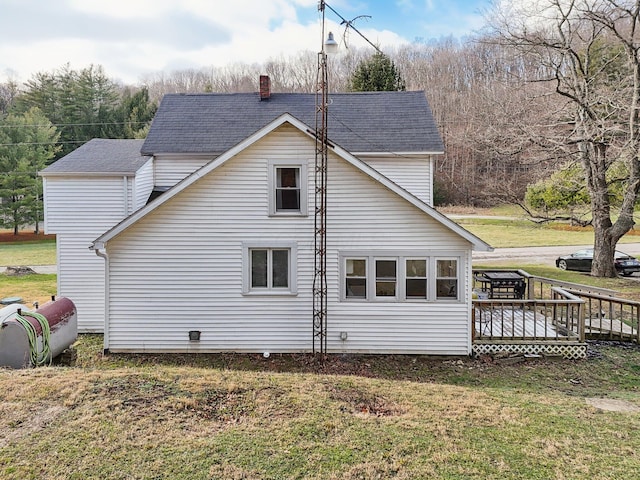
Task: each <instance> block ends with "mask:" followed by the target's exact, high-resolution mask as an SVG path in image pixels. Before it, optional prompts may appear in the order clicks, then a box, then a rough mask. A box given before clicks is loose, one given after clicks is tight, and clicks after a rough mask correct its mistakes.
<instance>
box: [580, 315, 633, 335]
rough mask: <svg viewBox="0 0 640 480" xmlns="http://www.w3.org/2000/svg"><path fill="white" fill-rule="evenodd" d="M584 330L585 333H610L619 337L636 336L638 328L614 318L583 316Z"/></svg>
mask: <svg viewBox="0 0 640 480" xmlns="http://www.w3.org/2000/svg"><path fill="white" fill-rule="evenodd" d="M584 330H585V333H586V334H587V335H605V336H607V335H610V336H616V337H619V336H620V335H622V336H624V337H637V336H638V330H637V329H635V328H633V327H631V326H630V325H628V324H626V323H624V322H621V321H620V320H616V319H613V320H612V319H609V318H585V319H584Z"/></svg>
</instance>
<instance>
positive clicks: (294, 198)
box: [276, 189, 300, 210]
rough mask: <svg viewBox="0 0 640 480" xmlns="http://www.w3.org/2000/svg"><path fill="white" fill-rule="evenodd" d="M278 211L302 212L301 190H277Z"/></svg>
mask: <svg viewBox="0 0 640 480" xmlns="http://www.w3.org/2000/svg"><path fill="white" fill-rule="evenodd" d="M276 210H300V190H280V189H277V190H276Z"/></svg>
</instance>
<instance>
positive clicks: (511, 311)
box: [475, 307, 578, 340]
mask: <svg viewBox="0 0 640 480" xmlns="http://www.w3.org/2000/svg"><path fill="white" fill-rule="evenodd" d="M475 318H476V322H475V323H476V324H475V330H476V338H482V339H492V338H493V339H495V338H513V339H521V340H527V339H547V340H574V339H576V338H578V334H577V333H576V332H567V331H566V329H564V328H557V327H556V326H555V325H553V324H552V322H551V319H548V318H547V317H545V316H544V315H542V314H541V313H540V312H535V311H531V310H525V311H524V312H523V311H522V309H519V308H510V307H505V308H484V307H483V308H478V307H476V308H475Z"/></svg>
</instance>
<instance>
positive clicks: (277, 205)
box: [42, 92, 490, 354]
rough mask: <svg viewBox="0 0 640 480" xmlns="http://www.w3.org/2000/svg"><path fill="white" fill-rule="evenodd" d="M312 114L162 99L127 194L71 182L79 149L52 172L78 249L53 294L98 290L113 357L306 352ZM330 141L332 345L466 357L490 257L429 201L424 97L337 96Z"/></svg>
mask: <svg viewBox="0 0 640 480" xmlns="http://www.w3.org/2000/svg"><path fill="white" fill-rule="evenodd" d="M314 109H315V106H314V96H313V95H305V94H272V95H269V93H268V92H266V94H265V92H262V94H261V95H257V94H230V95H217V94H209V95H169V96H167V97H165V99H164V100H163V102H162V104H161V106H160V108H159V110H158V113H157V115H156V118H155V119H154V122H153V124H152V127H151V131H150V132H149V135H148V137H147V139H146V141H145V143H144V145H143V146H142V149H141V151H142V154H143V155H145V157H142V159H136V161H133V160H132V159H129V161H130V162H131V164H132V166H131V168H130V169H129V170H128V175H124V174H123V173H124V172H120V173H121V174H122V175H120V186H121V190H120V197H118V195H117V194H113V196H111V195H109V194H106V193H103V189H102V188H103V187H101V189H100V190H98V189H97V188H94V189H92V188H90V187H89V188H88V187H87V186H86V185H85V180H86V179H90V178H91V175H88V172H86V171H85V172H84V173H83V172H75V174H73V175H72V174H71V172H70V171H71V170H73V167H72V166H71V164H70V163H69V165H68V166H65V164H67V163H68V159H69V157H71V156H72V155H74V154H73V153H72V154H70V155H68V156H67V157H65V158H63V159H61V160H60V161H59V162H57V163H56V164H54V165H52V166H51V167H49V168H47V169H46V170H45V171H43V172H42V175H43V177H44V178H45V181H46V184H45V203H46V210H45V211H46V215H47V218H46V224H45V228H47V229H48V230H47V231H51V232H55V233H58V237H59V238H60V237H63V238H64V237H65V236H68V237H69V238H74V237H75V238H78V239H80V238H81V240H79V242H78V245H79V244H82V245H81V247H79V248H78V249H77V251H76V252H75V253H72V252H71V250H69V252H70V254H69V255H68V256H65V251H64V248H59V257H58V260H59V262H58V268H59V275H60V278H61V280H60V285H59V293H60V294H64V295H66V296H69V297H70V298H72V299H73V300H74V301H76V298H74V297H76V296H78V298H80V296H82V298H83V299H84V298H85V297H84V294H83V295H80V294H81V293H82V290H83V288H82V287H81V284H82V283H83V282H85V283H86V284H87V285H89V284H91V285H95V287H92V289H91V292H87V295H86V297H87V298H86V300H87V303H86V305H87V307H86V311H83V304H82V303H79V304H78V321H79V323H80V324H81V326H82V328H84V329H85V330H98V329H99V327H100V323H101V320H102V325H103V329H104V330H103V331H104V335H105V336H104V346H105V349H108V350H110V351H113V352H129V351H131V352H220V351H239V352H264V351H269V352H300V351H310V350H311V349H312V341H313V336H312V332H313V329H312V317H313V309H312V297H313V292H312V282H313V276H314V174H315V171H314V158H315V136H314V131H313V119H314V114H315V110H314ZM329 139H330V143H331V144H330V147H329V159H328V180H327V182H328V193H327V197H328V209H327V279H328V302H327V304H328V317H327V347H328V351H330V352H372V353H425V354H469V353H470V352H471V325H470V317H471V251H472V249H480V250H487V249H490V247H489V246H488V245H487V244H486V243H484V242H483V241H482V240H480V239H478V238H477V237H475V236H474V235H472V234H470V233H469V232H467V231H466V230H464V229H463V228H461V227H460V226H458V225H457V224H456V223H454V222H452V221H450V220H449V219H448V218H446V217H445V216H443V215H441V214H439V213H438V212H437V211H435V210H434V209H433V208H432V206H431V204H432V188H431V186H432V174H433V164H432V156H433V155H437V154H441V153H442V150H443V148H442V142H441V140H440V137H439V135H438V133H437V130H436V128H435V125H434V122H433V119H432V116H431V113H430V111H429V107H428V105H427V103H426V99H425V96H424V93H423V92H378V93H364V94H336V95H332V103H331V105H330V106H329ZM100 142H106V143H105V149H108V148H111V147H107V146H108V145H110V144H112V142H116V143H118V144H119V143H120V142H122V141H113V140H112V141H100ZM90 143H91V142H90ZM88 145H89V146H90V144H87V145H85V147H81V148H80V149H78V150H77V151H76V152H80V153H78V154H77V155H76V158H80V157H79V155H81V151H82V150H83V148H90V147H87V146H88ZM76 152H74V153H76ZM124 156H126V155H123V157H124ZM92 158H94V157H92ZM94 160H95V158H94ZM58 163H60V164H61V165H62V166H58V167H56V165H58ZM94 163H96V165H93V166H92V167H91V168H89V167H87V169H86V170H89V169H90V170H92V172H91V173H95V175H94V176H95V177H98V178H100V179H101V181H102V182H105V185H106V180H107V178H109V176H108V175H107V174H106V173H107V171H111V170H112V169H107V168H104V167H102V168H99V167H98V166H97V164H98V163H100V162H99V161H97V160H96V161H95V162H94ZM56 168H57V169H58V171H57V172H56ZM100 170H102V171H100ZM149 171H151V172H152V178H153V188H152V187H151V186H150V182H149V181H148V178H150V176H151V174H150V173H149ZM63 173H66V174H67V175H66V176H65V175H63ZM64 181H66V182H67V183H64ZM74 182H75V183H74ZM129 184H130V185H131V187H130V188H129V187H128V185H129ZM100 185H102V183H100ZM125 185H126V186H127V188H125ZM62 189H64V190H65V192H66V198H65V199H63V198H62V197H63V196H62V195H60V194H59V193H58V194H57V193H56V192H58V191H60V190H62ZM152 190H153V191H152ZM145 194H146V195H147V196H148V197H149V198H150V201H149V202H146V201H138V199H139V198H142V197H144V195H145ZM102 197H104V199H103V200H104V206H102V205H103V204H102V200H101V198H102ZM116 199H119V200H120V204H119V205H120V209H119V212H118V214H115V210H117V209H116V208H115V205H116V203H115V200H116ZM92 202H95V203H98V204H100V205H101V206H100V207H98V206H95V205H94V206H93V211H94V212H95V215H96V216H99V217H105V219H102V218H101V219H100V221H101V222H102V223H99V222H98V221H97V219H96V221H95V222H90V221H89V217H90V215H89V216H85V212H86V213H88V212H90V210H91V205H92ZM143 203H144V205H142V204H143ZM63 204H66V205H67V206H66V207H64V208H63V207H62V205H63ZM85 204H86V205H87V206H86V207H85ZM108 204H112V205H110V206H109V205H108ZM129 204H131V206H130V210H129V207H128V205H129ZM123 205H127V207H126V208H127V209H128V210H126V213H125V207H124V206H123ZM76 210H77V212H78V214H77V215H74V214H73V212H74V211H76ZM131 211H133V212H132V213H130V212H131ZM107 212H111V213H113V214H111V213H109V214H107ZM80 213H81V214H82V215H80ZM74 216H75V217H76V219H77V221H74V220H73V219H74ZM106 217H108V219H106ZM116 217H118V218H116ZM118 220H121V221H119V222H118ZM109 222H111V224H110V225H107V223H109ZM85 223H88V224H91V225H93V224H95V225H96V228H102V231H100V232H99V233H95V229H94V230H91V231H90V232H88V230H89V229H88V228H86V229H85V228H83V225H84V224H85ZM73 224H75V225H76V230H75V231H74V229H73V227H72V225H73ZM98 224H99V225H98ZM52 229H55V230H52ZM78 229H80V231H81V232H82V235H80V234H79V232H78ZM91 235H93V238H91V240H88V238H89V237H91ZM62 245H63V246H64V242H63V243H62ZM90 246H91V247H92V248H93V250H94V251H95V252H91V255H93V256H94V257H95V260H99V261H100V262H101V264H100V268H97V267H96V268H93V266H92V268H91V271H92V272H94V274H95V277H94V278H93V279H92V280H91V281H89V279H88V274H87V273H86V272H87V270H88V269H83V268H81V267H82V262H81V261H80V260H79V258H80V255H79V253H78V252H79V251H80V250H82V253H83V255H84V253H86V252H85V251H84V249H86V251H87V252H88V251H89V247H90ZM76 253H77V255H76ZM96 254H97V255H96ZM93 260H94V259H92V261H93ZM96 265H97V264H96ZM65 276H66V277H67V280H65ZM98 277H99V278H98ZM73 279H75V282H73V281H72V280H73ZM100 279H101V280H100ZM74 289H75V290H74ZM76 294H77V295H76ZM89 297H90V298H89ZM90 306H91V308H90ZM85 315H87V318H86V320H85V318H84V316H85ZM90 315H91V316H90ZM89 318H90V319H89ZM190 331H199V332H200V339H199V340H197V341H194V340H193V339H190V336H189V332H190Z"/></svg>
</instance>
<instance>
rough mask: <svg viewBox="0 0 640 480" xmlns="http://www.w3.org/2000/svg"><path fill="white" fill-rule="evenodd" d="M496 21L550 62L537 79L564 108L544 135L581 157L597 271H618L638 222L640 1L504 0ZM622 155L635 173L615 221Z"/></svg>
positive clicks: (500, 31)
mask: <svg viewBox="0 0 640 480" xmlns="http://www.w3.org/2000/svg"><path fill="white" fill-rule="evenodd" d="M534 4H535V5H534ZM492 26H493V31H494V33H495V34H496V35H497V36H498V38H499V39H500V41H501V42H502V44H503V45H507V46H509V47H512V48H515V49H517V50H518V51H520V52H521V53H523V54H524V53H526V54H527V55H532V54H533V55H535V56H536V57H537V59H538V60H539V62H540V63H541V65H544V69H542V71H541V73H542V74H543V75H541V76H539V77H537V78H535V79H534V80H536V81H539V82H546V83H548V84H550V85H553V87H554V89H555V93H556V96H557V98H558V104H559V106H561V107H562V108H559V109H558V110H557V111H556V113H557V115H556V120H555V122H551V123H549V127H550V128H547V129H546V130H545V131H542V132H541V133H544V134H545V136H546V139H545V140H544V142H546V143H547V147H549V148H551V147H552V146H555V147H556V148H557V149H559V150H561V151H562V152H563V153H564V157H565V159H566V158H573V159H576V160H577V161H579V162H581V164H582V166H583V169H584V171H585V176H586V183H587V188H588V191H589V196H590V201H591V210H592V216H593V227H594V231H595V243H594V261H593V266H592V274H593V275H597V276H604V277H613V276H616V270H615V267H614V263H613V255H614V251H615V247H616V244H617V242H618V240H619V239H620V238H621V237H622V236H623V235H624V234H625V233H627V232H628V231H629V230H630V229H631V228H632V227H633V225H634V221H633V212H634V206H635V204H636V201H637V199H638V192H639V191H640V157H639V147H640V126H639V125H638V120H639V108H640V106H639V102H640V56H639V53H638V51H639V49H640V38H639V37H638V33H637V29H638V27H639V26H640V1H639V0H635V1H631V0H628V1H625V0H619V1H618V0H539V1H537V2H528V3H527V2H515V1H513V2H502V3H500V5H499V6H498V8H496V10H495V11H494V12H493V13H492ZM529 80H531V79H529ZM559 156H561V155H559ZM616 161H624V162H625V163H626V164H627V170H628V177H627V178H626V181H625V193H624V200H623V203H622V206H621V208H620V211H619V212H618V217H617V219H616V220H615V221H614V220H613V214H612V205H611V202H610V197H611V192H610V184H609V182H608V179H607V172H608V170H609V168H610V167H611V166H612V165H613V164H614V163H615V162H616Z"/></svg>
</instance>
